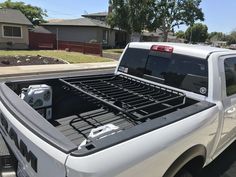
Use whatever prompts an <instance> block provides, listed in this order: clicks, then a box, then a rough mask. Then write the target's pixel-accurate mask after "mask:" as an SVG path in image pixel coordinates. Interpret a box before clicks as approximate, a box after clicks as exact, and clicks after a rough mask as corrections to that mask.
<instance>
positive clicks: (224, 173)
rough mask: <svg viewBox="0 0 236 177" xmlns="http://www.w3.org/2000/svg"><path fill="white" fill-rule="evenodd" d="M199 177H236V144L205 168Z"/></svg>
mask: <svg viewBox="0 0 236 177" xmlns="http://www.w3.org/2000/svg"><path fill="white" fill-rule="evenodd" d="M199 177H236V142H234V143H233V144H232V145H231V146H230V147H229V148H227V149H226V150H225V151H224V152H223V153H222V154H221V155H220V156H218V158H216V159H215V160H214V161H213V162H212V163H211V164H210V165H209V166H207V167H206V168H204V170H203V174H202V175H201V176H199Z"/></svg>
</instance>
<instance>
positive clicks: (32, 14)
mask: <svg viewBox="0 0 236 177" xmlns="http://www.w3.org/2000/svg"><path fill="white" fill-rule="evenodd" d="M0 7H1V8H10V9H18V10H20V11H21V12H22V13H23V14H24V15H25V16H26V17H27V18H28V19H29V20H30V21H31V22H32V23H33V24H36V23H38V22H45V20H44V17H47V11H46V10H43V9H41V8H40V7H37V6H32V5H30V4H25V3H24V2H12V1H11V0H7V1H5V2H3V3H0Z"/></svg>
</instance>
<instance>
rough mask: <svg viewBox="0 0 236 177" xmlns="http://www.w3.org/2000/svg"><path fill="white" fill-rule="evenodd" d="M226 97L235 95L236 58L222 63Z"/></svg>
mask: <svg viewBox="0 0 236 177" xmlns="http://www.w3.org/2000/svg"><path fill="white" fill-rule="evenodd" d="M224 68H225V79H226V93H227V96H230V95H233V94H236V57H232V58H227V59H225V61H224Z"/></svg>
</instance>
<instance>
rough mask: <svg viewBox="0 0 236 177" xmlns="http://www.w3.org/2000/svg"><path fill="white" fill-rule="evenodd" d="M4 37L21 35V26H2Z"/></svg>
mask: <svg viewBox="0 0 236 177" xmlns="http://www.w3.org/2000/svg"><path fill="white" fill-rule="evenodd" d="M3 35H4V37H17V38H19V37H22V34H21V27H18V26H3Z"/></svg>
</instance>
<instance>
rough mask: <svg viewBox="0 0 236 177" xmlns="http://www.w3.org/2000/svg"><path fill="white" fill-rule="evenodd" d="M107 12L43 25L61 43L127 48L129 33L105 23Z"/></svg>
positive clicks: (53, 21)
mask: <svg viewBox="0 0 236 177" xmlns="http://www.w3.org/2000/svg"><path fill="white" fill-rule="evenodd" d="M106 16H107V12H102V13H95V14H87V15H83V17H82V18H78V19H67V20H65V19H62V20H60V19H58V20H50V21H49V22H48V23H44V24H41V25H42V26H43V27H44V28H46V29H47V30H49V31H51V32H52V33H54V34H56V36H57V40H59V41H70V42H85V43H90V42H98V43H102V44H103V46H104V47H117V46H125V45H126V44H127V41H128V37H127V33H126V32H125V31H123V30H120V29H118V28H113V29H111V27H110V26H109V25H108V24H107V23H106V22H105V19H106Z"/></svg>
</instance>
